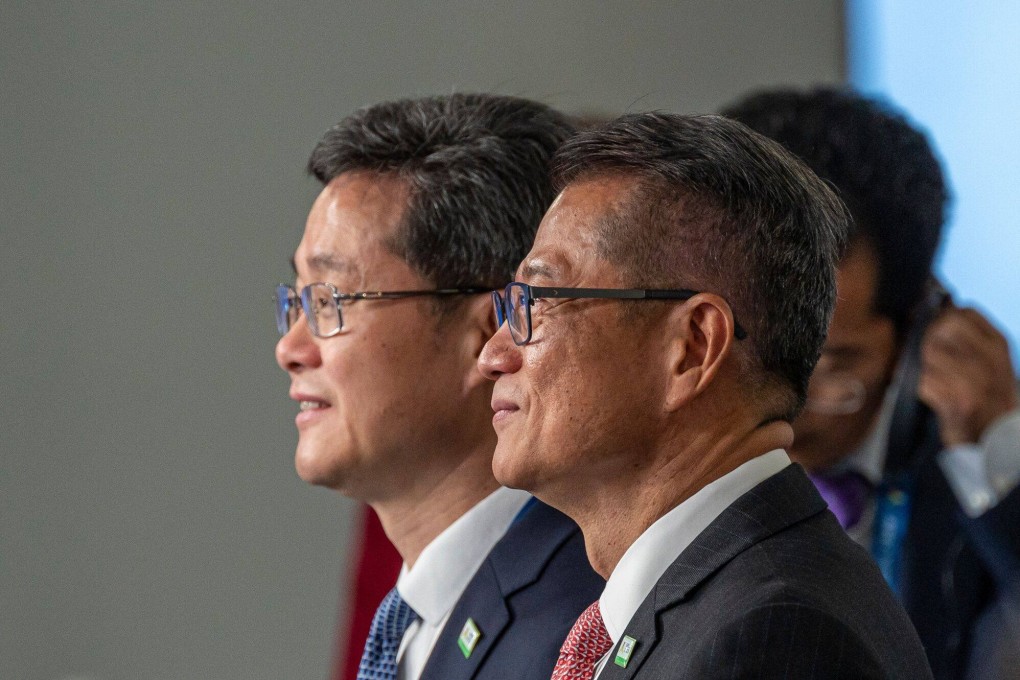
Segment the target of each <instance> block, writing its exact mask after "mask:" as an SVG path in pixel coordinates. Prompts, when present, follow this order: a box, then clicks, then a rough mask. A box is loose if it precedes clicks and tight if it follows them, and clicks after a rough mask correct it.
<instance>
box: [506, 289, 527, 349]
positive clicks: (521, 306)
mask: <svg viewBox="0 0 1020 680" xmlns="http://www.w3.org/2000/svg"><path fill="white" fill-rule="evenodd" d="M506 301H507V306H508V307H509V309H508V310H507V311H506V314H507V319H508V320H509V322H510V335H511V336H512V337H513V339H514V340H515V341H516V342H518V343H525V342H527V341H528V340H530V339H531V337H530V336H531V323H530V321H531V305H529V304H528V287H527V286H525V285H524V284H518V283H514V284H510V285H509V286H507V292H506Z"/></svg>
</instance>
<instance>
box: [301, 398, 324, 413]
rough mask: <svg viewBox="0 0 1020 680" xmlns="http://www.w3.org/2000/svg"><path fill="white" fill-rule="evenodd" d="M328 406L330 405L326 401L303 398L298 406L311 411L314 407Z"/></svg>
mask: <svg viewBox="0 0 1020 680" xmlns="http://www.w3.org/2000/svg"><path fill="white" fill-rule="evenodd" d="M326 406H328V404H326V402H324V401H310V400H304V399H302V400H301V401H300V402H298V407H299V408H300V409H301V410H302V411H311V410H312V409H317V408H325V407H326Z"/></svg>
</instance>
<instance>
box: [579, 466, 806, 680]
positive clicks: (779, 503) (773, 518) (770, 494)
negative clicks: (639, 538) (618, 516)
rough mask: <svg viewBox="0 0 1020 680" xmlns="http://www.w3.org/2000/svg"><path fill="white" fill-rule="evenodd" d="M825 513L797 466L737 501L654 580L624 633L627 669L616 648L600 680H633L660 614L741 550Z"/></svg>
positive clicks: (657, 631) (655, 637)
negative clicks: (628, 643)
mask: <svg viewBox="0 0 1020 680" xmlns="http://www.w3.org/2000/svg"><path fill="white" fill-rule="evenodd" d="M825 508H826V505H825V501H823V500H822V499H821V497H820V496H819V495H818V492H817V491H816V490H815V488H814V486H813V485H812V484H811V480H809V479H808V478H807V475H805V474H804V471H803V469H801V467H800V466H799V465H796V464H794V465H790V466H789V467H787V468H785V469H783V470H782V471H781V472H778V473H777V474H775V475H773V476H772V477H769V478H768V479H766V480H765V481H763V482H762V483H760V484H758V485H757V486H756V487H754V488H753V489H751V490H750V491H748V492H747V493H745V494H744V495H743V496H741V497H740V498H738V499H737V500H736V501H735V502H734V503H733V504H732V505H730V506H729V507H728V508H726V509H725V510H723V512H722V514H720V515H719V516H718V517H716V518H715V520H714V521H713V522H712V523H711V524H709V525H708V527H707V528H706V529H705V530H704V531H703V532H701V533H700V534H699V535H698V537H697V538H695V539H694V541H693V542H692V543H691V544H690V545H689V546H688V547H687V548H686V549H685V550H684V551H683V552H682V553H680V555H679V557H677V559H676V560H675V561H674V562H673V564H672V565H670V567H669V568H668V569H667V570H666V572H665V573H664V574H663V575H662V577H660V578H659V581H658V582H657V583H656V584H655V587H654V588H652V591H651V592H650V593H649V594H648V597H646V598H645V601H644V602H642V603H641V606H640V607H639V608H638V610H637V612H635V614H634V617H633V618H632V619H631V620H630V622H629V623H628V624H627V627H626V629H625V630H624V636H629V637H631V638H633V639H634V640H636V641H637V642H636V644H635V646H634V651H633V652H632V653H631V655H630V659H629V660H628V662H627V665H626V668H623V667H621V666H618V665H617V664H616V663H615V657H616V655H617V653H618V650H619V648H620V644H619V643H617V644H616V645H615V646H614V647H613V649H612V650H611V651H610V655H609V659H608V661H607V663H606V666H605V668H604V670H603V671H602V673H601V675H599V680H623V679H624V678H631V677H634V675H635V674H636V673H637V672H638V670H639V669H640V668H641V665H642V664H643V663H644V662H645V660H646V659H647V658H648V655H649V654H650V653H651V651H652V650H653V649H654V648H655V646H656V645H657V644H658V642H659V638H660V637H661V632H662V631H661V625H660V624H659V614H660V613H661V612H663V611H665V610H666V609H669V608H671V607H674V606H676V605H677V604H678V603H680V602H682V601H683V600H684V598H686V597H687V594H688V593H690V592H691V591H692V590H693V589H694V588H696V587H697V586H699V585H700V584H701V583H702V582H704V581H705V580H707V579H708V578H709V577H710V576H711V575H712V574H714V573H715V572H716V571H718V570H719V569H720V568H722V567H723V565H725V564H726V563H727V562H729V561H730V560H732V559H733V558H734V557H736V556H737V555H739V554H740V553H741V552H743V551H744V550H747V549H748V548H750V547H751V546H753V545H754V544H756V543H759V542H760V541H762V540H764V539H765V538H767V537H769V536H771V535H772V534H775V533H776V532H778V531H781V530H783V529H785V528H786V527H788V526H791V525H793V524H796V523H797V522H800V521H802V520H804V519H807V518H808V517H811V516H813V515H816V514H818V513H819V512H822V511H823V510H825ZM621 642H622V639H621Z"/></svg>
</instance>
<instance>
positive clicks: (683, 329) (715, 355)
mask: <svg viewBox="0 0 1020 680" xmlns="http://www.w3.org/2000/svg"><path fill="white" fill-rule="evenodd" d="M734 328H735V322H734V320H733V312H732V310H730V306H729V304H727V302H726V300H724V299H723V298H721V297H719V296H718V295H714V294H712V293H698V294H697V295H695V296H694V297H692V298H691V299H690V300H688V301H687V302H686V303H684V304H683V305H678V306H677V308H676V310H675V311H674V312H673V313H672V314H670V315H669V317H668V318H667V326H666V332H667V334H668V341H669V348H668V353H667V358H668V361H669V382H668V385H667V388H666V403H665V406H666V409H667V410H668V411H675V410H677V409H679V408H682V407H683V406H685V405H687V404H689V403H690V402H691V401H693V400H694V399H695V397H697V396H698V395H699V394H701V393H702V392H704V391H705V390H706V389H708V386H709V385H710V384H711V383H712V382H713V381H714V380H715V379H716V378H717V377H718V375H719V371H720V370H721V367H722V365H723V363H724V362H725V361H726V358H727V357H728V356H729V354H730V350H731V347H732V344H733V339H734Z"/></svg>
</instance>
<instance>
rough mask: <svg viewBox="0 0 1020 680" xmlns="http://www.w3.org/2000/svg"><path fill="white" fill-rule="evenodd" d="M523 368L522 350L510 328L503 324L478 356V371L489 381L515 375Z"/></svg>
mask: <svg viewBox="0 0 1020 680" xmlns="http://www.w3.org/2000/svg"><path fill="white" fill-rule="evenodd" d="M520 367H521V348H520V347H518V346H517V345H515V344H514V341H513V338H511V337H510V328H509V327H508V326H507V324H505V323H504V324H503V325H502V326H500V327H499V328H498V329H497V330H496V334H495V335H493V336H492V337H491V338H489V341H488V342H486V343H485V347H483V348H482V352H481V354H479V355H478V370H479V371H481V373H482V375H484V376H485V377H486V378H488V379H489V380H496V379H497V378H499V376H501V375H503V374H504V373H515V372H517V371H518V370H519V369H520Z"/></svg>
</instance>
